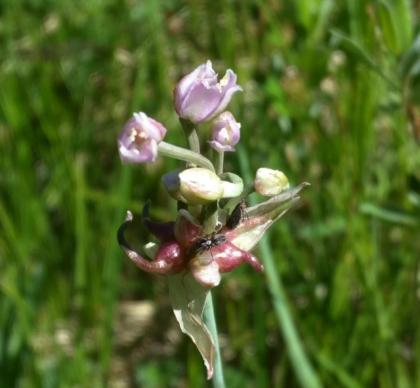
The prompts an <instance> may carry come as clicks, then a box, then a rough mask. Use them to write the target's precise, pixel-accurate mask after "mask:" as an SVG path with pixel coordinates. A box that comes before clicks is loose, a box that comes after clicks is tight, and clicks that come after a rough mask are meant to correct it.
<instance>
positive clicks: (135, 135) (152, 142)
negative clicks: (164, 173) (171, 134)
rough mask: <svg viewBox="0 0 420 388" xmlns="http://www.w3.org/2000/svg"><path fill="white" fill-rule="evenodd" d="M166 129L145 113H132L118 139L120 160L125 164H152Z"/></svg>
mask: <svg viewBox="0 0 420 388" xmlns="http://www.w3.org/2000/svg"><path fill="white" fill-rule="evenodd" d="M165 135H166V128H165V127H164V126H163V125H162V124H161V123H159V122H158V121H156V120H154V119H152V118H151V117H148V116H147V115H146V114H145V113H143V112H139V113H134V114H133V117H132V118H131V119H130V120H128V122H127V123H126V124H125V126H124V128H123V130H122V132H121V134H120V136H119V137H118V151H119V153H120V158H121V160H122V161H123V162H126V163H147V162H154V161H155V160H156V157H157V154H158V144H159V143H160V142H161V141H162V139H163V138H164V137H165Z"/></svg>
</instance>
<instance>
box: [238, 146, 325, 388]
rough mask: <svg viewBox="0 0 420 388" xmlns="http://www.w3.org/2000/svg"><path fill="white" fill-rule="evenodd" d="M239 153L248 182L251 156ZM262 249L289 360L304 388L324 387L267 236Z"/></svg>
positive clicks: (240, 151)
mask: <svg viewBox="0 0 420 388" xmlns="http://www.w3.org/2000/svg"><path fill="white" fill-rule="evenodd" d="M238 151H239V152H238V154H239V164H240V166H241V171H242V176H243V177H244V178H246V180H251V179H252V177H251V168H250V166H249V160H248V157H247V155H246V153H245V151H244V150H243V149H242V148H239V147H238ZM250 202H252V201H250ZM259 247H260V252H261V259H262V262H263V264H264V273H265V275H266V278H267V285H268V289H269V291H270V294H271V301H272V303H273V305H274V311H275V314H276V318H277V321H278V324H279V328H280V331H281V332H282V334H283V338H284V340H285V342H286V345H287V348H288V350H289V356H290V361H291V363H292V367H293V369H294V372H295V375H296V377H297V379H298V380H299V382H300V385H301V386H302V387H304V388H320V387H322V385H321V383H320V380H319V378H318V376H317V374H316V372H315V371H314V369H313V368H312V365H311V364H310V362H309V359H308V357H307V355H306V353H305V350H304V348H303V344H302V342H301V340H300V338H299V335H298V333H297V330H296V326H295V325H294V323H293V319H292V314H291V312H290V310H289V304H288V300H287V295H286V292H285V290H284V287H283V282H282V280H281V277H280V274H279V273H278V272H277V268H276V266H275V264H274V257H273V254H272V250H271V247H270V243H269V241H268V239H267V238H266V237H265V238H263V239H261V241H260V243H259Z"/></svg>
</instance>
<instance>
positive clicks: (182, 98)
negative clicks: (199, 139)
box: [174, 61, 242, 123]
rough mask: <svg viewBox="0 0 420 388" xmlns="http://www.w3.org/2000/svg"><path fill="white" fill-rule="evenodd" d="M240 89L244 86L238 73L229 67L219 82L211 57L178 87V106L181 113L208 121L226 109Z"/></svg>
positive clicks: (182, 80) (187, 118) (199, 120)
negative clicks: (239, 81) (241, 85)
mask: <svg viewBox="0 0 420 388" xmlns="http://www.w3.org/2000/svg"><path fill="white" fill-rule="evenodd" d="M239 90H242V88H241V87H240V86H239V85H237V84H236V74H235V73H234V72H233V71H232V70H230V69H229V70H227V72H226V74H225V75H224V77H223V78H222V79H221V80H220V82H218V79H217V74H216V73H215V71H214V70H213V67H212V64H211V61H207V62H206V63H203V64H202V65H200V66H198V67H197V68H196V69H195V70H194V71H192V72H191V73H190V74H187V75H186V76H185V77H184V78H182V79H181V80H180V81H179V83H178V84H177V86H176V87H175V90H174V100H175V110H176V112H177V113H178V115H179V117H181V118H183V119H186V120H189V121H191V122H193V123H201V122H203V121H208V120H210V119H212V118H213V117H215V116H217V115H218V114H219V113H220V112H222V111H223V110H224V109H225V108H226V106H227V105H228V104H229V102H230V100H231V98H232V95H233V94H234V93H235V92H237V91H239Z"/></svg>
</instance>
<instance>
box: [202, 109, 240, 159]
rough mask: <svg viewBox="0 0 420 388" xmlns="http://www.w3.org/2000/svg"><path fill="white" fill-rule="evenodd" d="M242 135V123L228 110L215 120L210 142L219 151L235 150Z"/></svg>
mask: <svg viewBox="0 0 420 388" xmlns="http://www.w3.org/2000/svg"><path fill="white" fill-rule="evenodd" d="M240 137H241V124H240V123H238V122H237V121H236V120H235V117H233V114H232V113H230V112H228V111H226V112H223V113H222V114H221V115H220V116H219V117H217V119H216V120H215V122H214V124H213V127H212V136H211V141H209V143H210V145H211V146H212V147H213V148H214V149H215V150H216V151H219V152H223V151H235V148H234V146H235V145H236V144H238V142H239V139H240Z"/></svg>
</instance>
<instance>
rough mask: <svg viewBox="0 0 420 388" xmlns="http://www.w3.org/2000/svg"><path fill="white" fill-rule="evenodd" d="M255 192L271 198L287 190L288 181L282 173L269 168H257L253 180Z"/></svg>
mask: <svg viewBox="0 0 420 388" xmlns="http://www.w3.org/2000/svg"><path fill="white" fill-rule="evenodd" d="M254 187H255V191H256V192H257V193H259V194H261V195H265V196H268V197H271V196H273V195H277V194H280V193H281V192H282V191H283V190H286V189H288V188H289V180H288V179H287V176H286V175H284V174H283V172H281V171H279V170H272V169H271V168H259V169H258V170H257V175H256V177H255V180H254Z"/></svg>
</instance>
